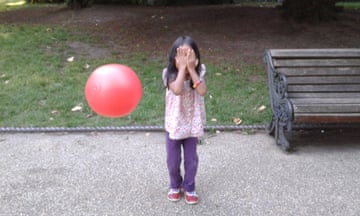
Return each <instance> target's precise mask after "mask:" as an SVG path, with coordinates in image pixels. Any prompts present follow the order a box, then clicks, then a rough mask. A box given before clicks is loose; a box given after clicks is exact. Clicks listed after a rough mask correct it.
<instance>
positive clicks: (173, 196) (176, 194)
mask: <svg viewBox="0 0 360 216" xmlns="http://www.w3.org/2000/svg"><path fill="white" fill-rule="evenodd" d="M167 198H168V200H170V201H172V202H177V201H179V200H180V198H181V194H180V190H179V189H170V191H169V193H168V195H167Z"/></svg>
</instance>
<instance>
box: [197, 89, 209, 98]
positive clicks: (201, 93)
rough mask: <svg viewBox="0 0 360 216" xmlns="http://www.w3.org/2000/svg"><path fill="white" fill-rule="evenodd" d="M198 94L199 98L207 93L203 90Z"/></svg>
mask: <svg viewBox="0 0 360 216" xmlns="http://www.w3.org/2000/svg"><path fill="white" fill-rule="evenodd" d="M198 93H199V95H200V96H205V95H206V93H207V89H204V90H202V91H199V92H198Z"/></svg>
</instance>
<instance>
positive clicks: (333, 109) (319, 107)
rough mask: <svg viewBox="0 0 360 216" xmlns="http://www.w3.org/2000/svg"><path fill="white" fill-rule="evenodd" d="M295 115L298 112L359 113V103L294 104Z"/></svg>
mask: <svg viewBox="0 0 360 216" xmlns="http://www.w3.org/2000/svg"><path fill="white" fill-rule="evenodd" d="M293 109H294V115H295V116H296V115H298V113H358V114H359V115H360V105H359V104H293Z"/></svg>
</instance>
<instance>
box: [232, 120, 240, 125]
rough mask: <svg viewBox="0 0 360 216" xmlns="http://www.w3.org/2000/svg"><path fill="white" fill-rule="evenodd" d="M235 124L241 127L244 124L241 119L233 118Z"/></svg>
mask: <svg viewBox="0 0 360 216" xmlns="http://www.w3.org/2000/svg"><path fill="white" fill-rule="evenodd" d="M233 122H234V124H236V125H240V124H241V123H242V120H241V119H240V118H233Z"/></svg>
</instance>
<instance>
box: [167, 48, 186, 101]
mask: <svg viewBox="0 0 360 216" xmlns="http://www.w3.org/2000/svg"><path fill="white" fill-rule="evenodd" d="M175 61H176V67H177V68H178V75H177V77H176V79H175V80H174V81H171V82H170V83H169V88H170V90H171V91H172V92H173V93H174V94H175V95H180V94H181V92H182V88H183V86H184V81H185V77H186V76H185V75H186V61H187V59H186V51H185V49H182V48H181V47H179V48H178V49H177V54H176V57H175Z"/></svg>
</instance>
